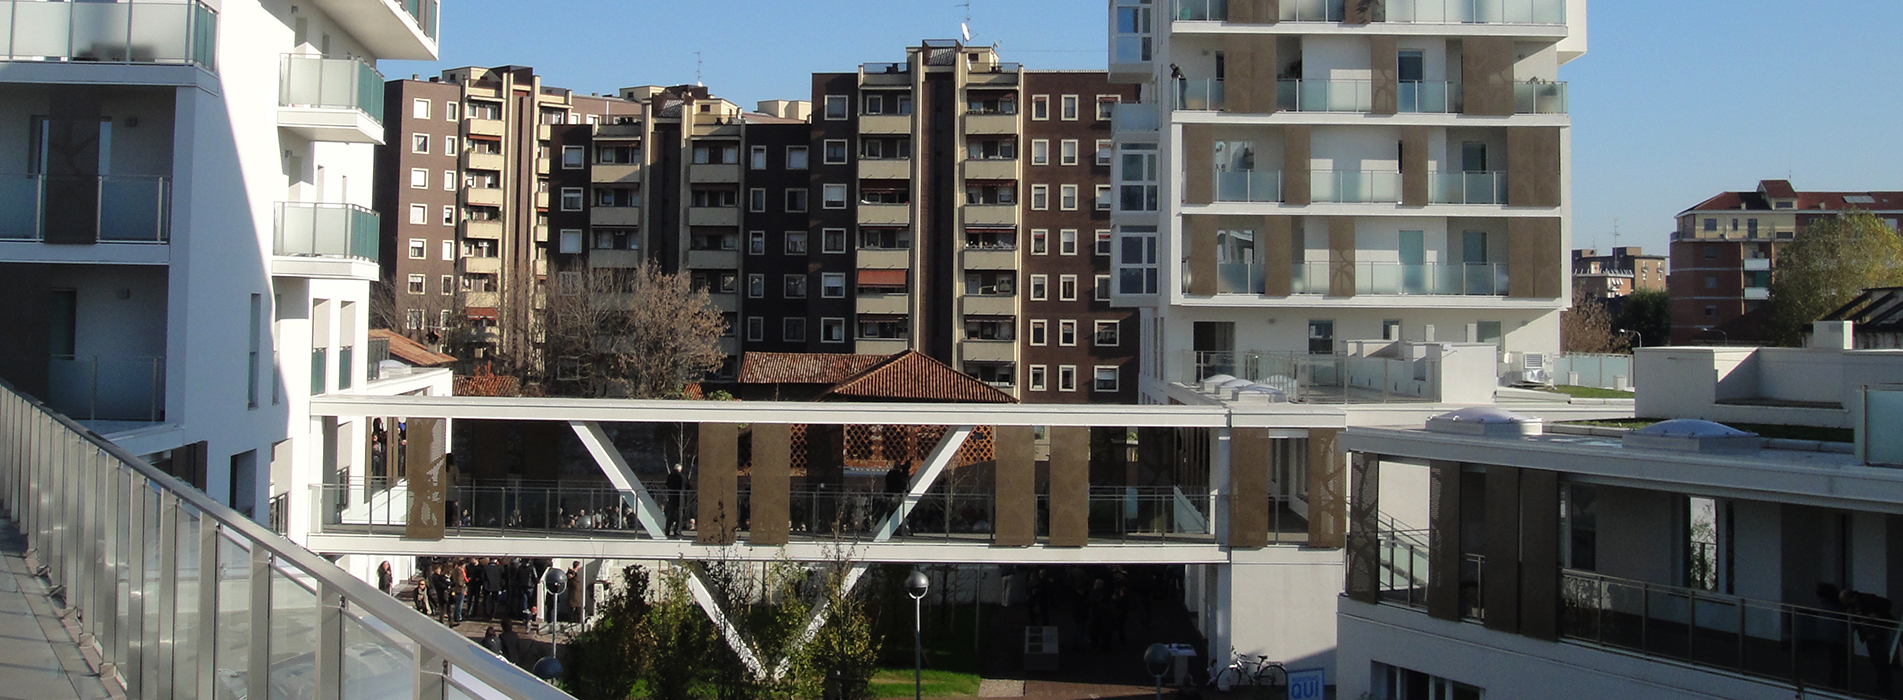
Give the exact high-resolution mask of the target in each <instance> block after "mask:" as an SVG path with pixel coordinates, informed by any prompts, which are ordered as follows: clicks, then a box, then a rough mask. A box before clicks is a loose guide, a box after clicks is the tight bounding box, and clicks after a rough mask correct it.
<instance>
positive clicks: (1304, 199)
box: [1282, 124, 1314, 206]
mask: <svg viewBox="0 0 1903 700" xmlns="http://www.w3.org/2000/svg"><path fill="white" fill-rule="evenodd" d="M1309 138H1310V132H1309V127H1308V125H1306V124H1290V125H1288V126H1285V127H1282V203H1283V204H1288V205H1290V206H1307V205H1308V204H1309V199H1310V198H1311V197H1313V196H1314V194H1313V192H1312V190H1311V188H1310V185H1309V178H1310V175H1309V162H1308V161H1309V153H1310V148H1311V146H1312V144H1311V143H1310V141H1309Z"/></svg>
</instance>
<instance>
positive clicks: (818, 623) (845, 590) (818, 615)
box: [773, 564, 867, 681]
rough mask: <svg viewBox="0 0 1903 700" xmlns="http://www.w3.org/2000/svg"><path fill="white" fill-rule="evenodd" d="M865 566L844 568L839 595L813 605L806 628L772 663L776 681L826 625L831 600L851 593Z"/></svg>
mask: <svg viewBox="0 0 1903 700" xmlns="http://www.w3.org/2000/svg"><path fill="white" fill-rule="evenodd" d="M866 568H867V567H866V565H865V564H853V565H852V567H851V568H849V569H846V576H845V578H844V579H843V580H841V581H840V582H839V595H838V596H827V598H826V599H825V600H822V601H820V603H819V605H816V606H813V611H812V612H811V613H808V615H807V618H806V629H805V630H802V631H801V632H800V635H799V636H798V637H794V638H793V642H792V643H791V644H788V645H787V646H786V654H785V655H784V656H781V657H780V662H779V663H777V664H774V665H773V680H776V681H777V680H779V679H781V678H784V677H786V672H787V671H788V670H790V669H791V668H792V667H793V656H794V655H795V654H797V653H799V650H800V649H801V648H802V647H805V646H806V643H807V642H811V641H813V637H815V636H817V635H818V634H819V628H821V627H824V626H826V618H827V617H830V616H831V615H832V611H833V600H835V599H836V598H844V597H846V596H848V595H852V589H853V587H855V586H857V585H859V579H860V578H861V577H864V576H865V575H866Z"/></svg>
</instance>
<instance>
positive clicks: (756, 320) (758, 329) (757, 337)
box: [747, 316, 766, 343]
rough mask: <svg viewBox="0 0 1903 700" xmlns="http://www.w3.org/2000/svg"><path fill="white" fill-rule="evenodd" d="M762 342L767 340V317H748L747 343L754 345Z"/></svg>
mask: <svg viewBox="0 0 1903 700" xmlns="http://www.w3.org/2000/svg"><path fill="white" fill-rule="evenodd" d="M762 340H766V317H764V316H748V317H747V341H748V342H752V343H758V342H760V341H762Z"/></svg>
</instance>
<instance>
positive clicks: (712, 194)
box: [689, 189, 735, 207]
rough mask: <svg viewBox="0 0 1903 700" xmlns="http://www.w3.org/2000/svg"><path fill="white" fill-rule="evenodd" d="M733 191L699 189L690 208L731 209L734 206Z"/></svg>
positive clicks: (695, 192) (694, 194)
mask: <svg viewBox="0 0 1903 700" xmlns="http://www.w3.org/2000/svg"><path fill="white" fill-rule="evenodd" d="M734 194H735V193H734V191H733V190H716V189H697V190H694V193H693V196H694V199H693V201H692V202H690V203H689V206H695V207H731V206H734Z"/></svg>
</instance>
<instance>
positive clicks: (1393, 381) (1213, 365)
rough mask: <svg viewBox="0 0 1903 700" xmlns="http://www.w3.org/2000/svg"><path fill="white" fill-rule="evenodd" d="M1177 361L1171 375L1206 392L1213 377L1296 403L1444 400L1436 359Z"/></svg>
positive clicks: (1200, 356)
mask: <svg viewBox="0 0 1903 700" xmlns="http://www.w3.org/2000/svg"><path fill="white" fill-rule="evenodd" d="M1175 361H1176V362H1177V364H1176V366H1175V367H1172V368H1168V369H1169V371H1170V372H1171V375H1170V376H1172V377H1173V378H1174V379H1175V381H1177V382H1180V383H1184V384H1191V385H1195V386H1197V387H1198V388H1200V387H1201V385H1202V383H1203V382H1204V380H1209V379H1211V378H1212V377H1213V378H1216V379H1217V380H1221V379H1222V378H1223V377H1228V378H1229V379H1228V380H1223V381H1225V382H1226V381H1232V380H1234V379H1243V380H1246V381H1249V382H1253V383H1255V384H1257V385H1259V386H1263V387H1267V388H1270V389H1274V390H1275V391H1277V392H1280V393H1281V395H1282V396H1283V397H1285V398H1286V400H1287V401H1289V402H1292V403H1326V404H1342V403H1349V404H1354V403H1421V402H1433V401H1437V400H1439V397H1440V363H1439V361H1437V360H1430V359H1418V360H1410V359H1391V358H1381V357H1363V356H1358V355H1349V354H1345V353H1332V352H1331V353H1308V354H1303V353H1290V352H1254V351H1219V352H1212V351H1198V350H1184V351H1182V354H1181V355H1179V356H1177V357H1176V358H1175ZM1222 398H1225V399H1227V398H1229V397H1227V396H1224V397H1222Z"/></svg>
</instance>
